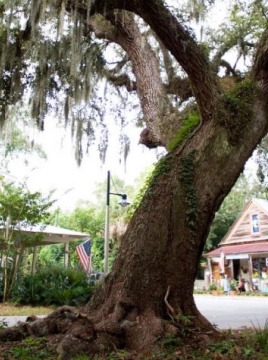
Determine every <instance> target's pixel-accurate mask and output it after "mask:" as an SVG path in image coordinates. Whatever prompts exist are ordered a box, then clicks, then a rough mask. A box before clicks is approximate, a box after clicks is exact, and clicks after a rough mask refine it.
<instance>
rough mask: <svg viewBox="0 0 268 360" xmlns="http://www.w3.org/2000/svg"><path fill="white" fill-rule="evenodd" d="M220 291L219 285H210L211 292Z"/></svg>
mask: <svg viewBox="0 0 268 360" xmlns="http://www.w3.org/2000/svg"><path fill="white" fill-rule="evenodd" d="M217 289H218V286H217V284H216V283H214V282H213V283H211V284H210V285H209V291H214V290H217Z"/></svg>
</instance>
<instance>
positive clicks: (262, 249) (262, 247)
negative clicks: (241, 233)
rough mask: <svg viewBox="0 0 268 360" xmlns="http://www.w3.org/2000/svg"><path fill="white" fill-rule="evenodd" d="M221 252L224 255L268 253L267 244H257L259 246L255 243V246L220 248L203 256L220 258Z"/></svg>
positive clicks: (243, 245)
mask: <svg viewBox="0 0 268 360" xmlns="http://www.w3.org/2000/svg"><path fill="white" fill-rule="evenodd" d="M221 251H223V252H224V255H231V254H255V253H268V242H264V243H259V244H258V243H255V244H242V245H229V246H227V245H226V246H221V247H220V248H218V249H215V250H212V251H210V252H208V253H206V254H205V256H207V257H214V256H215V257H217V256H220V254H221Z"/></svg>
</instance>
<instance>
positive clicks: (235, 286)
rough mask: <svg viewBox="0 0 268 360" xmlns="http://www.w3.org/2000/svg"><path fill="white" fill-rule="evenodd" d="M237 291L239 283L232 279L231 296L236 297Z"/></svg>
mask: <svg viewBox="0 0 268 360" xmlns="http://www.w3.org/2000/svg"><path fill="white" fill-rule="evenodd" d="M236 290H237V281H236V280H235V279H232V280H231V281H230V295H235V294H236Z"/></svg>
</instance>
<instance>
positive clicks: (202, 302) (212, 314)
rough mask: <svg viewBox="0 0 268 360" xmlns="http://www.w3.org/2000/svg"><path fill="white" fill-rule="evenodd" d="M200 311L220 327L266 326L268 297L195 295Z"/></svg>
mask: <svg viewBox="0 0 268 360" xmlns="http://www.w3.org/2000/svg"><path fill="white" fill-rule="evenodd" d="M195 302H196V305H197V307H198V309H199V311H200V312H201V313H202V314H203V315H204V316H205V317H206V318H207V319H208V320H209V321H210V322H211V323H212V324H215V325H217V326H218V328H219V329H239V328H243V327H252V326H255V327H262V328H263V327H264V326H265V322H266V320H267V324H268V297H245V296H211V295H207V296H206V295H195Z"/></svg>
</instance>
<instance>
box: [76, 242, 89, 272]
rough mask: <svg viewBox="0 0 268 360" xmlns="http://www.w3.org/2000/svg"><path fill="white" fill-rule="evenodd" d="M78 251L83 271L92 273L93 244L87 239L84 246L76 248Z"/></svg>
mask: <svg viewBox="0 0 268 360" xmlns="http://www.w3.org/2000/svg"><path fill="white" fill-rule="evenodd" d="M76 251H77V254H78V257H79V260H80V263H81V265H82V268H83V270H84V271H85V272H86V273H87V274H90V273H91V244H90V239H87V240H86V241H84V242H83V243H82V244H80V245H78V246H77V247H76Z"/></svg>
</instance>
